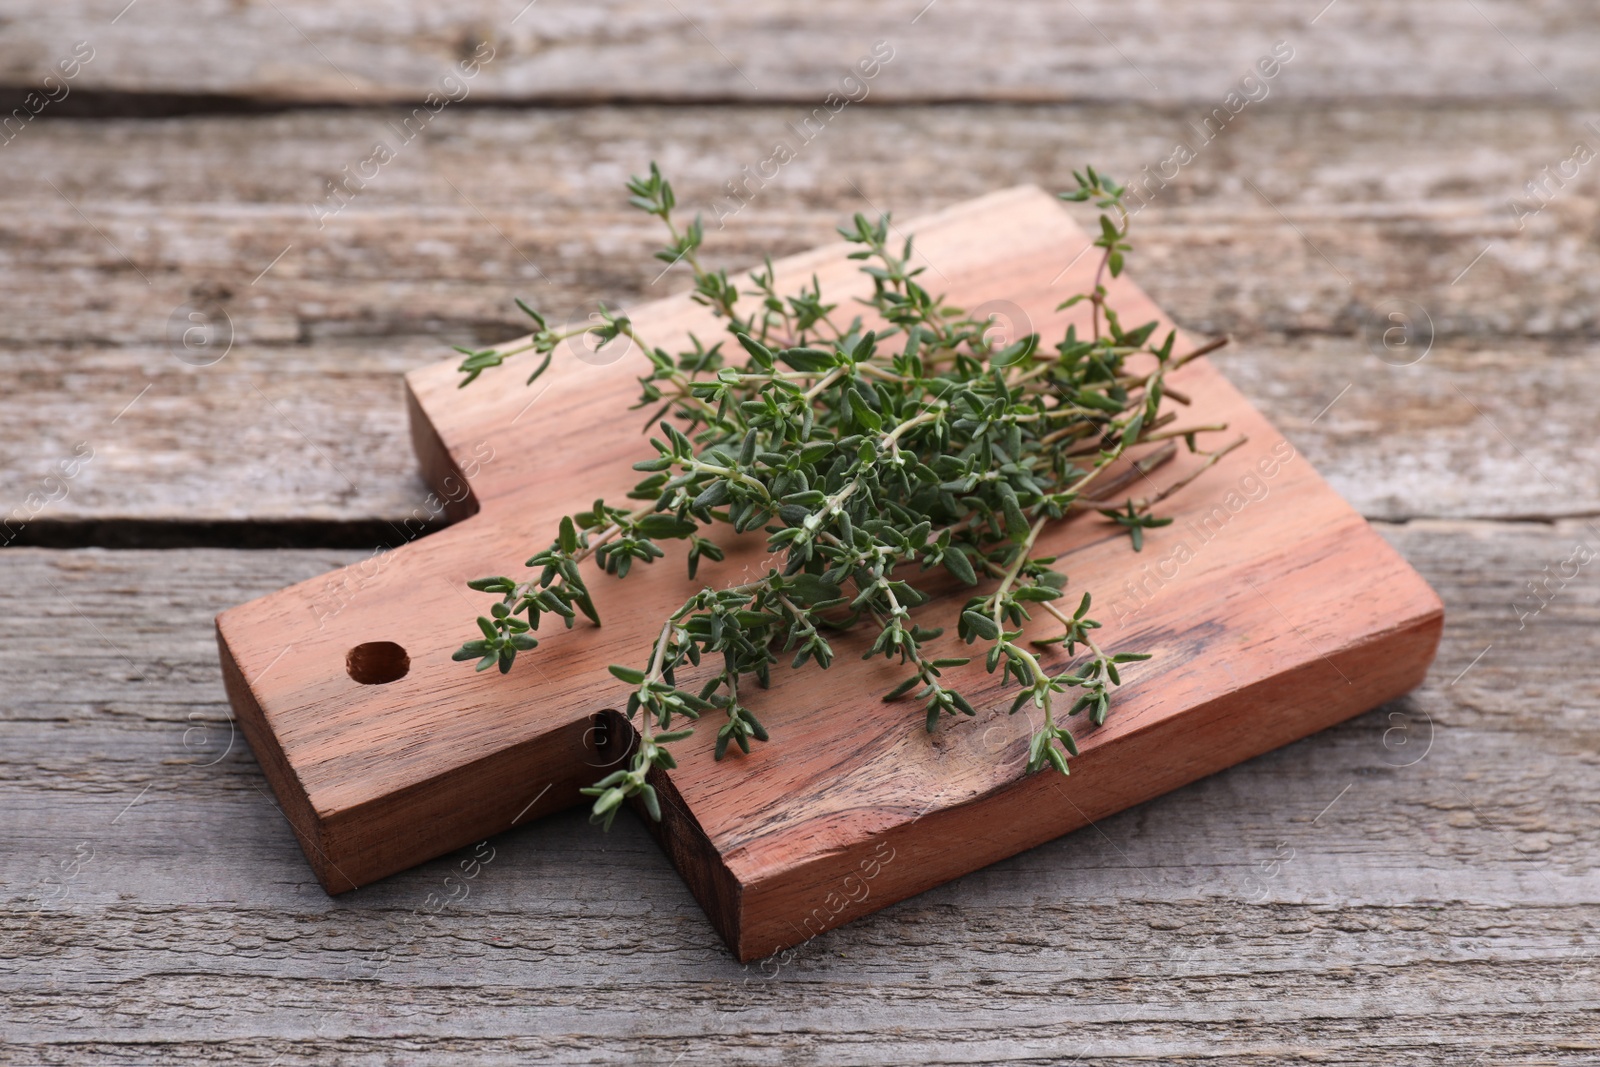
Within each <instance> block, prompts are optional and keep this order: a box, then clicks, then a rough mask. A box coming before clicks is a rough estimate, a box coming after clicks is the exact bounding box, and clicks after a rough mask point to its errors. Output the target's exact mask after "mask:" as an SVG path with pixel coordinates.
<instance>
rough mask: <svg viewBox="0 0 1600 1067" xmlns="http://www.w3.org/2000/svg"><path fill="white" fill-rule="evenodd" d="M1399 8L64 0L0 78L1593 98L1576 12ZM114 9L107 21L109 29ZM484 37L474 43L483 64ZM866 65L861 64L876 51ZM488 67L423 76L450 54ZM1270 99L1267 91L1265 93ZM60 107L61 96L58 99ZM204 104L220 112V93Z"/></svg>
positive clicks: (1114, 97) (294, 90)
mask: <svg viewBox="0 0 1600 1067" xmlns="http://www.w3.org/2000/svg"><path fill="white" fill-rule="evenodd" d="M1479 7H1480V8H1481V10H1480V9H1475V8H1474V7H1473V5H1471V4H1459V3H1452V2H1450V0H1420V2H1417V3H1413V4H1408V5H1406V6H1405V7H1404V8H1403V9H1397V8H1395V7H1394V6H1393V5H1386V4H1382V3H1379V2H1377V0H1343V2H1342V3H1340V4H1339V6H1338V8H1337V9H1336V10H1329V11H1321V10H1319V9H1318V8H1317V7H1316V6H1312V5H1308V4H1304V3H1297V2H1294V0H1271V2H1267V3H1251V4H1246V3H1243V2H1239V0H1235V2H1232V3H1216V4H1180V3H1163V4H1153V5H1152V4H1146V5H1133V6H1130V5H1126V4H1117V3H1115V2H1113V0H1082V2H1081V3H1077V4H1070V5H1060V4H1052V3H1049V2H1048V0H1030V2H1025V3H1016V4H1009V5H1007V7H1006V11H1005V16H1004V17H1003V18H1000V17H996V16H995V14H994V11H993V9H992V8H991V7H989V6H986V5H985V4H983V3H981V2H980V0H941V2H939V3H937V4H936V5H933V4H928V3H927V2H926V0H907V2H901V3H895V4H886V5H869V6H863V5H860V4H852V3H847V2H844V0H827V2H824V3H814V4H809V5H807V6H806V7H805V8H804V10H803V11H796V10H794V9H793V8H792V7H789V6H785V5H782V4H779V3H775V2H771V0H769V2H766V3H732V2H729V0H717V2H699V3H687V2H686V3H682V4H677V5H665V6H663V5H659V4H645V3H638V2H618V0H613V2H609V3H604V4H585V5H578V4H546V5H540V6H539V7H538V8H537V9H533V10H529V9H527V8H526V7H525V5H524V4H521V3H515V2H510V0H473V2H470V3H463V4H455V5H451V6H450V7H449V8H439V7H436V6H428V5H424V4H421V3H416V2H410V3H397V4H387V5H384V6H383V7H382V8H363V7H355V8H345V7H330V6H327V5H317V4H315V3H311V2H309V0H275V2H274V3H272V4H222V3H212V4H207V5H204V6H203V7H201V8H198V9H190V10H187V11H183V12H179V11H178V10H177V9H172V8H166V7H163V6H161V5H144V6H142V7H138V8H135V9H133V10H129V11H127V12H126V13H121V14H119V13H118V12H117V11H116V10H112V11H109V12H108V11H107V10H106V9H105V8H103V7H101V6H98V5H95V4H93V3H89V2H88V0H71V2H68V3H62V4H54V5H34V8H35V10H32V11H30V12H29V17H27V18H19V19H17V20H16V22H15V23H14V25H13V28H12V31H11V32H10V33H9V34H8V35H7V40H6V47H5V51H4V53H3V59H4V62H5V68H4V69H5V72H6V75H7V77H6V80H7V81H8V82H10V83H11V84H13V85H19V86H29V87H32V86H33V85H34V84H36V83H39V82H40V81H41V79H42V78H43V77H44V75H45V74H47V73H49V72H50V71H51V70H52V69H53V68H54V66H55V64H56V63H57V62H58V61H59V60H60V59H62V58H65V57H67V56H69V55H70V53H71V47H72V45H73V43H74V42H76V41H79V40H82V39H87V40H88V41H89V42H90V44H91V46H92V47H93V49H94V52H93V57H94V58H93V59H92V60H91V61H90V62H88V63H87V64H85V65H84V66H83V67H82V70H81V73H79V74H78V76H77V78H76V79H75V80H74V82H73V83H71V84H73V85H74V86H75V87H76V88H77V89H79V90H80V91H81V90H88V89H95V90H103V91H104V90H111V91H116V92H121V93H144V94H169V95H176V96H188V97H199V98H201V100H202V102H207V103H210V105H211V106H216V103H217V101H215V100H211V101H205V99H204V98H205V97H206V96H208V95H209V96H211V97H224V98H230V97H231V98H240V97H242V98H246V99H250V100H255V99H264V100H302V101H303V100H315V101H339V102H372V101H379V100H392V101H404V102H415V103H416V104H417V105H420V104H421V102H422V100H423V98H424V97H425V95H426V94H427V93H429V92H434V93H439V94H441V95H443V94H450V95H451V96H453V97H460V96H461V95H462V94H463V92H465V93H467V94H469V95H467V96H466V99H468V100H492V101H538V102H546V103H548V102H593V101H596V100H617V99H628V100H652V99H653V100H665V101H718V102H720V101H752V100H754V101H759V100H794V101H804V102H806V103H808V104H821V103H822V101H823V99H824V98H825V96H826V94H828V93H829V92H835V93H839V94H841V96H842V95H844V94H849V95H850V96H852V97H855V98H861V94H862V92H863V87H861V86H860V83H857V84H850V83H844V82H843V79H844V78H846V77H847V76H849V75H851V74H852V73H857V64H858V63H859V62H861V61H862V60H863V59H866V58H870V56H871V55H872V50H873V46H874V44H875V43H876V42H879V41H883V42H886V43H887V45H888V47H889V48H891V49H892V55H893V58H892V60H891V61H890V62H889V63H888V64H887V65H886V66H883V67H882V68H881V72H880V73H878V74H877V76H876V77H875V78H873V79H871V80H869V81H866V82H865V84H864V89H865V92H866V95H865V98H864V99H865V100H866V101H868V102H891V101H892V102H899V101H928V100H973V99H979V100H1004V101H1029V102H1033V101H1044V100H1048V101H1073V102H1076V101H1081V100H1094V101H1126V100H1136V101H1142V102H1149V103H1162V104H1167V103H1174V102H1184V103H1196V102H1203V103H1205V104H1206V105H1207V106H1208V107H1209V106H1220V105H1221V104H1222V101H1223V98H1224V95H1225V94H1226V93H1227V92H1228V91H1229V90H1230V89H1231V88H1233V87H1234V86H1235V84H1236V83H1237V82H1238V81H1239V79H1240V78H1241V77H1242V76H1243V75H1245V74H1247V73H1249V72H1250V71H1252V69H1253V68H1254V65H1255V64H1256V63H1257V61H1258V59H1259V58H1260V57H1262V56H1263V55H1265V54H1268V53H1269V52H1270V50H1271V48H1272V46H1273V44H1274V42H1277V41H1285V42H1287V43H1288V44H1289V45H1290V46H1291V47H1292V48H1293V49H1294V59H1293V61H1292V63H1291V64H1290V66H1289V68H1288V73H1287V74H1285V75H1282V76H1281V77H1283V79H1284V83H1285V84H1287V85H1288V86H1292V91H1294V92H1296V93H1299V94H1304V95H1308V96H1311V97H1315V98H1323V99H1330V98H1331V99H1337V100H1348V99H1394V98H1396V97H1401V98H1404V97H1413V98H1415V97H1425V98H1431V99H1439V98H1467V99H1475V100H1486V99H1495V100H1498V99H1503V98H1504V97H1505V96H1507V95H1525V96H1539V97H1553V96H1556V95H1558V94H1561V93H1565V94H1570V96H1571V97H1572V98H1575V99H1582V98H1583V95H1584V94H1585V93H1589V92H1593V90H1594V89H1595V88H1596V84H1597V83H1596V80H1595V72H1594V69H1593V65H1592V64H1591V63H1590V62H1589V57H1590V56H1591V55H1592V54H1593V53H1594V51H1595V47H1596V45H1597V44H1600V38H1597V36H1596V28H1595V26H1594V23H1593V20H1592V19H1591V18H1590V17H1589V15H1590V14H1591V13H1590V12H1589V10H1588V8H1587V7H1586V6H1585V5H1583V4H1582V3H1579V2H1577V0H1563V2H1557V3H1548V4H1541V5H1539V6H1538V7H1537V8H1534V9H1528V8H1524V7H1520V6H1516V5H1511V4H1507V3H1484V4H1481V5H1479ZM114 16H115V17H114ZM485 45H487V47H488V50H485ZM880 54H882V53H880ZM474 56H480V57H491V56H492V59H490V60H489V61H488V62H487V64H486V65H484V66H482V68H481V71H480V72H479V73H478V74H477V75H476V77H475V78H473V79H472V80H470V81H465V82H462V81H457V82H455V83H445V82H443V79H444V78H446V77H447V76H449V75H451V74H452V73H453V72H455V71H456V68H457V64H458V63H459V62H461V61H462V60H463V59H464V58H467V57H474ZM1269 85H1270V83H1269ZM66 102H68V103H70V102H71V97H70V96H69V97H67V101H66ZM223 102H226V100H225V101H223Z"/></svg>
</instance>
